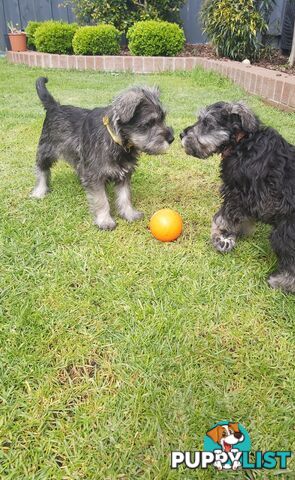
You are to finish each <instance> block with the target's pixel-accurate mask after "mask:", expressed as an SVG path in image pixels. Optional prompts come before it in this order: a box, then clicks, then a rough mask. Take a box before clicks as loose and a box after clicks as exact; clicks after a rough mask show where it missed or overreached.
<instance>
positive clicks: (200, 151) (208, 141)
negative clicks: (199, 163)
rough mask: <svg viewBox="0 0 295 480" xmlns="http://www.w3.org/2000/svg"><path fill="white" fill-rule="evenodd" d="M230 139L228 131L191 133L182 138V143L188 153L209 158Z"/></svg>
mask: <svg viewBox="0 0 295 480" xmlns="http://www.w3.org/2000/svg"><path fill="white" fill-rule="evenodd" d="M228 140H229V134H228V132H226V131H223V130H221V131H219V132H214V134H212V135H210V134H207V135H199V136H198V135H195V134H194V133H189V134H188V135H186V136H185V137H183V138H182V140H181V144H182V146H183V148H184V149H185V151H186V153H187V154H188V155H192V156H193V157H197V158H208V157H210V156H211V155H213V154H214V153H216V152H217V151H218V149H219V147H220V146H221V145H222V144H224V143H225V142H226V141H228Z"/></svg>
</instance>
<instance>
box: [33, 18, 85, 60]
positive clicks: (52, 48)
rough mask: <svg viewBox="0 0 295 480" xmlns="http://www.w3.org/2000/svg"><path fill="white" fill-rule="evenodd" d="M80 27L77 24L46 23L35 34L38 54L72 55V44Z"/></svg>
mask: <svg viewBox="0 0 295 480" xmlns="http://www.w3.org/2000/svg"><path fill="white" fill-rule="evenodd" d="M77 29H78V25H77V24H76V23H64V22H54V21H49V22H44V23H42V25H40V26H39V27H38V28H37V30H36V32H35V45H36V49H37V50H38V52H47V53H72V52H73V47H72V42H73V38H74V35H75V32H76V30H77Z"/></svg>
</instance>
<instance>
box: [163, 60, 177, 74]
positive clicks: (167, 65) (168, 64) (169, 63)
mask: <svg viewBox="0 0 295 480" xmlns="http://www.w3.org/2000/svg"><path fill="white" fill-rule="evenodd" d="M174 62H175V60H174V58H173V57H165V58H164V70H165V71H167V72H169V71H170V72H174V70H175V63H174Z"/></svg>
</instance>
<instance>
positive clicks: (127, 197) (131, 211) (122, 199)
mask: <svg viewBox="0 0 295 480" xmlns="http://www.w3.org/2000/svg"><path fill="white" fill-rule="evenodd" d="M116 194H117V202H116V203H117V208H118V211H119V215H120V216H121V217H122V218H125V220H127V221H128V222H134V221H135V220H139V219H140V218H141V217H142V216H143V213H142V212H138V211H137V210H135V208H133V206H132V203H131V191H130V178H126V179H124V180H123V181H122V182H118V183H117V184H116Z"/></svg>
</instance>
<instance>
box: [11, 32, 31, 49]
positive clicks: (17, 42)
mask: <svg viewBox="0 0 295 480" xmlns="http://www.w3.org/2000/svg"><path fill="white" fill-rule="evenodd" d="M8 38H9V41H10V47H11V50H12V51H13V52H25V51H26V50H27V35H26V34H25V32H21V33H9V34H8Z"/></svg>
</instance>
